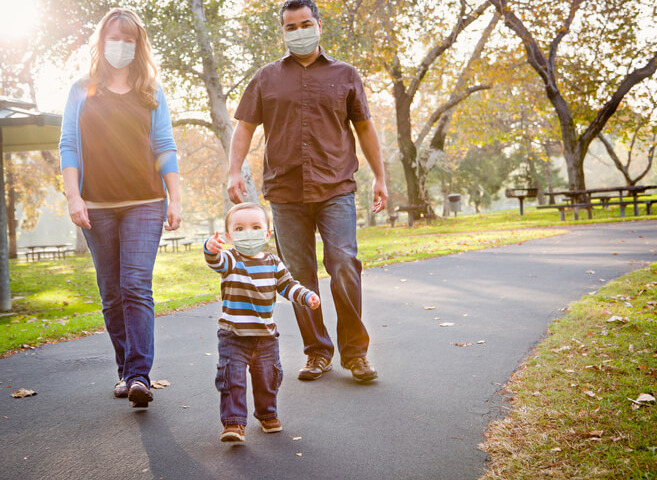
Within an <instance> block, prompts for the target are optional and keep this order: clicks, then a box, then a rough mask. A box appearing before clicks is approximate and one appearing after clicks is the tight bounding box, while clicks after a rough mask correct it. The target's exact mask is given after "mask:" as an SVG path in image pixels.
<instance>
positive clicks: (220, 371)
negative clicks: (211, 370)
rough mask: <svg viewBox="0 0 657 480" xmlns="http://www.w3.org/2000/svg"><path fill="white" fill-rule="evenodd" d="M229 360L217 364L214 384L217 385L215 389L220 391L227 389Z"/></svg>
mask: <svg viewBox="0 0 657 480" xmlns="http://www.w3.org/2000/svg"><path fill="white" fill-rule="evenodd" d="M229 363H230V361H229V360H226V361H225V362H224V361H222V362H220V363H219V364H217V377H216V378H215V380H214V384H215V386H216V387H217V390H219V391H220V392H225V391H227V390H228V388H229V385H228V365H229Z"/></svg>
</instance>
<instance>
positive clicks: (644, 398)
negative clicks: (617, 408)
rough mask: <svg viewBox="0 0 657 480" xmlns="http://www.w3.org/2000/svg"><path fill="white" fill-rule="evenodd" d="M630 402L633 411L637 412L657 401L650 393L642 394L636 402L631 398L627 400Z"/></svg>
mask: <svg viewBox="0 0 657 480" xmlns="http://www.w3.org/2000/svg"><path fill="white" fill-rule="evenodd" d="M627 399H628V400H629V401H630V402H632V410H637V409H639V408H641V407H647V406H648V405H649V404H650V403H652V402H654V401H655V397H653V396H652V395H650V394H648V393H642V394H640V395H639V396H638V397H637V399H636V400H632V399H631V398H629V397H628V398H627Z"/></svg>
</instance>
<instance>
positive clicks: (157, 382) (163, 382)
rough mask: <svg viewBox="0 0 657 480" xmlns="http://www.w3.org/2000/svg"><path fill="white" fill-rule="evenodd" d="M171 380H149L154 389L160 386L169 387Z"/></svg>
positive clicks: (158, 388)
mask: <svg viewBox="0 0 657 480" xmlns="http://www.w3.org/2000/svg"><path fill="white" fill-rule="evenodd" d="M170 386H171V382H170V381H169V380H152V381H151V388H154V389H156V390H160V389H162V388H166V387H170Z"/></svg>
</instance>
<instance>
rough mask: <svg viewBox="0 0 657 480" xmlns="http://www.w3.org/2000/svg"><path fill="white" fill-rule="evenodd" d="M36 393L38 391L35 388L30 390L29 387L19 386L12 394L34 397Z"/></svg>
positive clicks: (16, 396) (15, 396)
mask: <svg viewBox="0 0 657 480" xmlns="http://www.w3.org/2000/svg"><path fill="white" fill-rule="evenodd" d="M36 394H37V392H35V391H34V390H28V389H27V388H19V389H18V390H16V391H15V392H14V393H12V394H11V396H12V397H14V398H25V397H33V396H34V395H36Z"/></svg>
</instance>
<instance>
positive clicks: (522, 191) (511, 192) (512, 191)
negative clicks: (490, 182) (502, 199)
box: [504, 187, 538, 216]
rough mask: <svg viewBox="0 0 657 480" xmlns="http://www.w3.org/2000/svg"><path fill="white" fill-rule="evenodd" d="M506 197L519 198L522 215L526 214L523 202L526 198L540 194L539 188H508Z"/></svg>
mask: <svg viewBox="0 0 657 480" xmlns="http://www.w3.org/2000/svg"><path fill="white" fill-rule="evenodd" d="M504 194H505V196H506V198H517V199H518V201H519V202H520V216H522V215H523V214H524V210H523V202H524V201H525V198H534V197H536V195H538V188H533V187H532V188H520V187H514V188H507V189H506V191H505V192H504Z"/></svg>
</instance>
